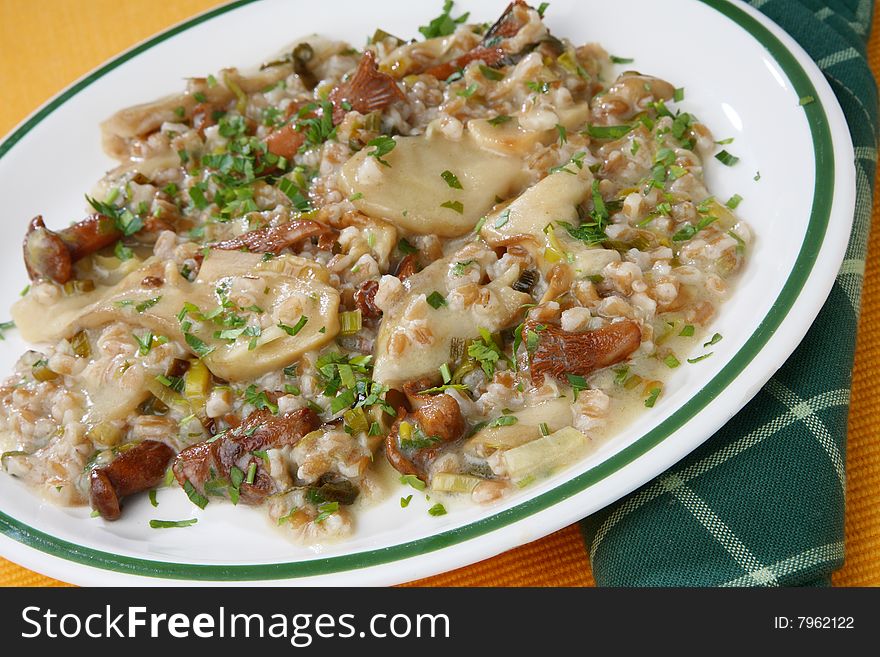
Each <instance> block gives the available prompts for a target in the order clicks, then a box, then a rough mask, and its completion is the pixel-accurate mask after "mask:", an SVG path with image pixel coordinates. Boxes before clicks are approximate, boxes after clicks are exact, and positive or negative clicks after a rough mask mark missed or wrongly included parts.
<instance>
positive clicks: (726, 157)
mask: <svg viewBox="0 0 880 657" xmlns="http://www.w3.org/2000/svg"><path fill="white" fill-rule="evenodd" d="M715 159H716V160H718V161H719V162H721V164H723V165H725V166H728V167H732V166H733V165H734V164H736V163H737V162H739V158H738V157H736V156H735V155H731V154H730V153H728V152H727V151H725V150H722V151H721V152H720V153H717V154H716V155H715Z"/></svg>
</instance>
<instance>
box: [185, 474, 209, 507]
mask: <svg viewBox="0 0 880 657" xmlns="http://www.w3.org/2000/svg"><path fill="white" fill-rule="evenodd" d="M183 491H184V492H185V493H186V496H187V497H188V498H189V501H190V502H192V503H193V504H195V505H196V506H197V507H199V508H200V509H204V508H205V507H206V506H208V498H207V497H205V496H204V495H202V494H201V493H200V492H199V491H197V490H196V487H195V486H193V485H192V482H191V481H190V480H189V479H187V480H186V481H185V482H183Z"/></svg>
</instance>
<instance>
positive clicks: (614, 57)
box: [611, 55, 635, 64]
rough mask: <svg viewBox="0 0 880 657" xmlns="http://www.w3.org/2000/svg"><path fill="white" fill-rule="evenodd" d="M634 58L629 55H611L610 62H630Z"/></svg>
mask: <svg viewBox="0 0 880 657" xmlns="http://www.w3.org/2000/svg"><path fill="white" fill-rule="evenodd" d="M634 61H635V60H634V59H632V58H631V57H618V56H617V55H611V63H612V64H632V63H633V62H634Z"/></svg>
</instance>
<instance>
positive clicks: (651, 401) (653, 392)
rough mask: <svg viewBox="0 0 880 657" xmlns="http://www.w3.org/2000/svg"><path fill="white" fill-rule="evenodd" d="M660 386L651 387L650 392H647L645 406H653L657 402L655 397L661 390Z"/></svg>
mask: <svg viewBox="0 0 880 657" xmlns="http://www.w3.org/2000/svg"><path fill="white" fill-rule="evenodd" d="M661 390H662V389H661V388H660V386H657V387H655V388H651V392H650V393H649V394H648V398H647V399H646V400H645V407H646V408H654V404H656V403H657V398H658V397H659V396H660V392H661Z"/></svg>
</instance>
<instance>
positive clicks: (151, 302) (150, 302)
mask: <svg viewBox="0 0 880 657" xmlns="http://www.w3.org/2000/svg"><path fill="white" fill-rule="evenodd" d="M161 300H162V297H161V296H158V297H153V298H152V299H147V300H146V301H141V302H140V303H139V304H136V305H135V307H134V309H135V310H136V311H137V312H139V313H142V312H144V311H146V310H149V309H150V308H152V307H153V306H155V305H156V304H157V303H159V302H160V301H161Z"/></svg>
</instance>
